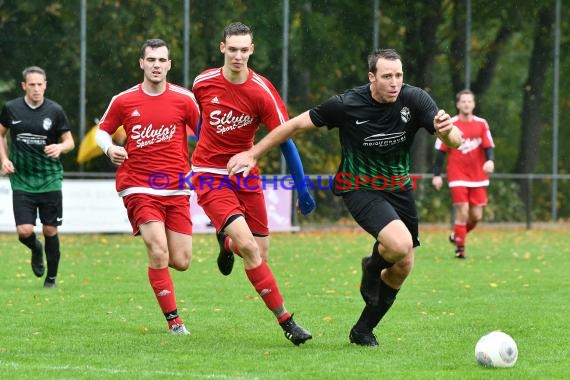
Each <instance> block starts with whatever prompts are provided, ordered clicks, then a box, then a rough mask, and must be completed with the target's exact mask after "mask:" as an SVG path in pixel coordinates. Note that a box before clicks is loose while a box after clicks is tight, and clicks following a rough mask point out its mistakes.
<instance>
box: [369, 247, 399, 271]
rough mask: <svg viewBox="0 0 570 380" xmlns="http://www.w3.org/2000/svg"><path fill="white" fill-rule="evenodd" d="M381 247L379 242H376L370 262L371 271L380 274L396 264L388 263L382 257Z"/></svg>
mask: <svg viewBox="0 0 570 380" xmlns="http://www.w3.org/2000/svg"><path fill="white" fill-rule="evenodd" d="M379 246H380V243H379V242H376V243H375V244H374V247H373V248H372V256H371V259H370V262H369V269H371V270H375V271H378V272H380V271H381V270H382V269H385V268H390V267H391V266H392V265H394V263H391V262H389V261H386V259H385V258H384V257H383V256H381V255H380V252H379V251H378V247H379Z"/></svg>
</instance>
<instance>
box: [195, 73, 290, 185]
mask: <svg viewBox="0 0 570 380" xmlns="http://www.w3.org/2000/svg"><path fill="white" fill-rule="evenodd" d="M192 91H193V92H194V95H195V96H196V99H197V100H198V103H199V105H200V109H201V110H202V125H201V128H200V136H199V139H198V144H197V146H196V149H195V150H194V153H193V154H192V170H193V171H195V172H211V173H218V174H227V169H226V165H227V163H228V161H229V159H230V158H231V157H232V156H233V155H234V154H236V153H239V152H242V151H245V150H248V149H250V148H251V147H252V146H253V143H254V137H255V133H256V132H257V130H258V129H259V124H260V123H263V124H264V125H265V127H266V128H268V129H269V130H272V129H274V128H275V127H277V126H278V125H280V124H282V123H284V122H285V121H287V120H288V118H289V116H288V115H287V110H286V108H285V104H284V103H283V100H282V99H281V97H280V96H279V93H278V92H277V90H276V89H275V87H273V85H272V84H271V82H269V80H267V79H266V78H265V77H263V76H261V75H259V74H256V73H255V72H253V70H251V69H249V76H248V78H247V80H246V81H245V82H244V83H240V84H235V83H231V82H229V81H228V80H227V79H226V78H224V75H223V74H222V68H221V67H220V68H216V69H209V70H206V71H203V72H202V73H201V74H200V75H198V76H197V77H196V79H195V80H194V85H193V87H192Z"/></svg>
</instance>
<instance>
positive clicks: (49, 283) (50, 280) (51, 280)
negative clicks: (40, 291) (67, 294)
mask: <svg viewBox="0 0 570 380" xmlns="http://www.w3.org/2000/svg"><path fill="white" fill-rule="evenodd" d="M55 287H57V284H56V282H55V277H46V279H45V281H44V288H46V289H52V288H55Z"/></svg>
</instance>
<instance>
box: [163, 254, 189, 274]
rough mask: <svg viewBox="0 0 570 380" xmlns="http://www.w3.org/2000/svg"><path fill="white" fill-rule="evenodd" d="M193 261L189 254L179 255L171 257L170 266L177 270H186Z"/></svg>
mask: <svg viewBox="0 0 570 380" xmlns="http://www.w3.org/2000/svg"><path fill="white" fill-rule="evenodd" d="M191 261H192V257H191V255H189V254H184V255H178V256H174V257H171V258H170V260H169V262H168V266H169V267H171V268H172V269H176V270H177V271H180V272H184V271H186V270H188V268H190V262H191Z"/></svg>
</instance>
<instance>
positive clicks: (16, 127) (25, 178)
mask: <svg viewBox="0 0 570 380" xmlns="http://www.w3.org/2000/svg"><path fill="white" fill-rule="evenodd" d="M0 124H2V125H3V126H4V127H5V128H7V129H8V130H9V131H10V134H9V137H10V144H9V147H8V149H9V152H10V155H9V157H10V161H12V163H13V164H14V169H15V172H14V173H13V174H11V175H10V183H11V185H12V190H14V191H15V190H19V191H25V192H29V193H44V192H48V191H59V190H61V182H62V180H63V166H62V164H61V161H60V159H59V158H50V157H48V156H47V155H46V154H45V153H44V148H45V146H46V145H50V144H57V143H58V142H59V138H60V137H61V135H62V134H63V133H64V132H67V131H69V130H70V127H69V121H68V119H67V115H66V114H65V112H64V111H63V108H62V107H61V106H60V105H59V104H57V103H56V102H54V101H52V100H49V99H47V98H46V99H44V102H43V103H42V105H41V106H39V107H38V108H31V107H29V106H28V105H27V104H26V102H25V100H24V97H21V98H17V99H13V100H11V101H9V102H7V103H6V104H5V105H4V107H3V108H2V112H1V113H0Z"/></svg>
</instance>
